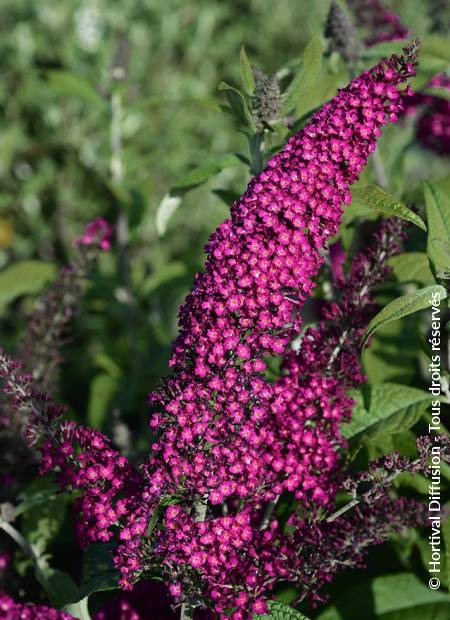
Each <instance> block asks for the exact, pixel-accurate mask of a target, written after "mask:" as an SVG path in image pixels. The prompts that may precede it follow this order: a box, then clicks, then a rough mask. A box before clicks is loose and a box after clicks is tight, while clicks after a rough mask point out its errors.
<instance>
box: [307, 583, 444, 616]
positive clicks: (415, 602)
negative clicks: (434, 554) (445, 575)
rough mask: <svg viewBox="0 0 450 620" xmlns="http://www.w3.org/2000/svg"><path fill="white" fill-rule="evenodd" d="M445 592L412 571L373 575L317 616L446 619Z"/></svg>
mask: <svg viewBox="0 0 450 620" xmlns="http://www.w3.org/2000/svg"><path fill="white" fill-rule="evenodd" d="M449 617H450V602H449V600H448V594H447V593H446V592H441V591H436V592H435V591H433V590H431V588H429V587H428V586H427V585H425V584H424V583H423V582H422V581H420V580H419V579H418V578H417V577H416V576H415V575H413V574H412V573H398V574H395V575H385V576H382V577H376V578H375V579H373V580H371V581H366V582H363V583H361V584H359V585H357V586H356V587H354V588H350V589H349V590H348V591H347V592H346V593H345V594H344V595H343V596H342V597H340V598H339V599H338V601H337V603H336V605H332V606H331V607H328V608H327V609H326V610H325V611H324V612H322V613H321V614H319V615H318V616H317V620H362V618H364V620H377V619H380V620H394V618H395V620H447V619H448V618H449Z"/></svg>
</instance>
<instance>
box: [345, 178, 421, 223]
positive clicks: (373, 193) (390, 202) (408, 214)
mask: <svg viewBox="0 0 450 620" xmlns="http://www.w3.org/2000/svg"><path fill="white" fill-rule="evenodd" d="M352 198H353V201H352V204H353V203H357V204H358V205H361V206H364V207H369V208H370V209H375V210H376V211H379V212H380V213H383V214H384V215H387V216H393V215H394V216H396V217H400V218H401V219H403V220H407V221H408V222H412V223H413V224H415V225H416V226H418V227H419V228H421V229H422V230H426V229H427V227H426V225H425V222H424V221H423V220H422V218H421V217H420V216H418V215H417V214H416V213H414V212H413V211H411V209H408V207H407V206H406V205H404V204H403V203H402V202H401V201H400V200H397V198H395V197H394V196H391V195H390V194H388V193H387V192H385V191H384V189H381V187H378V186H377V185H365V186H363V187H354V188H353V189H352Z"/></svg>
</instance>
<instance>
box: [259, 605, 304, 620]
mask: <svg viewBox="0 0 450 620" xmlns="http://www.w3.org/2000/svg"><path fill="white" fill-rule="evenodd" d="M267 606H268V608H269V611H270V613H269V614H263V615H261V616H256V617H257V618H259V620H309V618H307V617H306V616H304V615H303V614H301V613H300V612H299V611H297V610H296V609H293V608H292V607H289V605H286V604H285V603H281V602H280V601H268V602H267Z"/></svg>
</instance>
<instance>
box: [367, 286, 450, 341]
mask: <svg viewBox="0 0 450 620" xmlns="http://www.w3.org/2000/svg"><path fill="white" fill-rule="evenodd" d="M446 297H447V292H446V290H445V288H444V287H443V286H440V285H439V284H434V285H432V286H426V287H425V288H421V289H419V290H417V291H414V293H408V294H407V295H402V297H398V298H397V299H394V301H391V303H390V304H388V305H387V306H385V307H384V308H383V309H382V310H381V311H380V312H379V313H378V314H377V315H376V316H375V317H374V318H373V319H372V320H371V321H370V323H369V325H368V326H367V329H366V331H365V333H364V336H363V339H362V342H363V346H364V344H365V343H366V342H367V339H368V338H370V336H372V335H373V334H374V333H375V332H376V331H377V330H378V329H379V328H380V327H382V326H383V325H386V323H390V322H391V321H396V320H398V319H401V318H403V317H405V316H408V315H410V314H414V313H415V312H418V311H419V310H424V309H425V308H429V307H430V306H431V305H432V303H433V300H435V302H437V301H438V300H442V299H445V298H446Z"/></svg>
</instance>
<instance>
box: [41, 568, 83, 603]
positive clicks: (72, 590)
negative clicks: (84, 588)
mask: <svg viewBox="0 0 450 620" xmlns="http://www.w3.org/2000/svg"><path fill="white" fill-rule="evenodd" d="M36 579H37V580H38V581H39V583H40V584H41V586H42V587H43V588H44V590H45V592H46V593H47V596H48V597H49V599H50V602H51V604H52V605H53V607H57V608H58V609H61V608H62V607H64V606H65V605H67V604H68V603H70V602H72V600H73V599H76V597H77V593H78V588H77V586H76V584H75V582H74V581H73V579H72V577H70V575H68V574H67V573H65V572H64V571H62V570H58V569H57V568H42V567H39V566H37V567H36Z"/></svg>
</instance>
